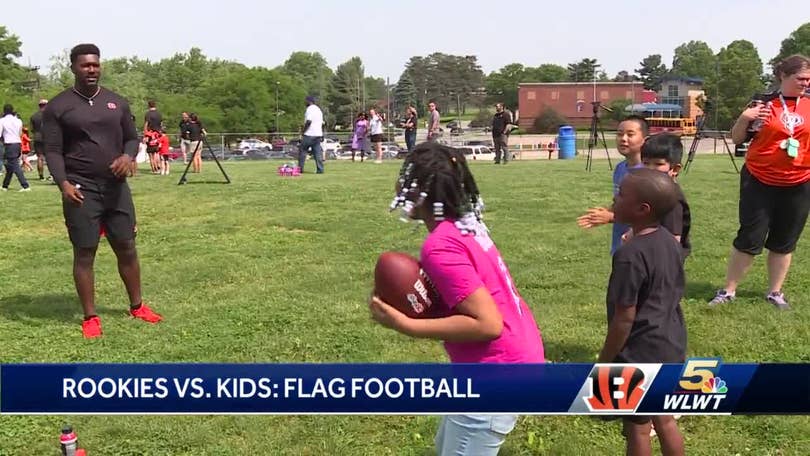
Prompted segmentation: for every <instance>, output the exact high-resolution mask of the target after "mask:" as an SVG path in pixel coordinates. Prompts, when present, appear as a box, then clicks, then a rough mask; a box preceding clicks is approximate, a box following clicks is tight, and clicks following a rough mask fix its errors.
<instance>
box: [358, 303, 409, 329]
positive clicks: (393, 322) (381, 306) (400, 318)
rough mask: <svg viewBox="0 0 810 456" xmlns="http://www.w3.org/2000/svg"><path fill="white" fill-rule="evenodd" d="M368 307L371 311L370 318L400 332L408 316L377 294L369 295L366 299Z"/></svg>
mask: <svg viewBox="0 0 810 456" xmlns="http://www.w3.org/2000/svg"><path fill="white" fill-rule="evenodd" d="M368 309H369V310H370V311H371V318H373V319H374V321H376V322H377V323H379V324H381V325H383V326H385V327H386V328H391V329H394V330H397V331H400V332H402V328H403V326H404V323H405V321H406V320H409V318H408V316H407V315H405V314H404V313H402V312H400V311H398V310H397V309H395V308H393V307H392V306H390V305H389V304H386V303H385V302H384V301H383V300H382V299H380V298H378V297H377V296H374V295H371V298H369V300H368Z"/></svg>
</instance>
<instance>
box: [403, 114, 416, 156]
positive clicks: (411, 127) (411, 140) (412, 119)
mask: <svg viewBox="0 0 810 456" xmlns="http://www.w3.org/2000/svg"><path fill="white" fill-rule="evenodd" d="M418 122H419V120H418V119H417V118H416V108H414V107H413V105H408V107H407V108H406V109H405V123H404V124H403V126H404V127H405V147H406V148H407V149H408V152H411V151H412V150H413V148H414V146H416V127H417V124H418Z"/></svg>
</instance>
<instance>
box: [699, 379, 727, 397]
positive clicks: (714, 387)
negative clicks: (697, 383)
mask: <svg viewBox="0 0 810 456" xmlns="http://www.w3.org/2000/svg"><path fill="white" fill-rule="evenodd" d="M700 391H701V392H702V393H706V394H726V393H727V392H728V388H726V381H725V380H723V379H722V378H720V377H712V378H710V379H708V380H706V381H705V382H703V387H702V388H701V389H700Z"/></svg>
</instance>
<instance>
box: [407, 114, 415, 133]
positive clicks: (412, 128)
mask: <svg viewBox="0 0 810 456" xmlns="http://www.w3.org/2000/svg"><path fill="white" fill-rule="evenodd" d="M408 122H410V123H412V124H413V127H410V128H405V131H407V132H413V131H416V125H418V120H417V118H416V116H415V115H413V114H410V115H409V116H408V117H406V118H405V123H408Z"/></svg>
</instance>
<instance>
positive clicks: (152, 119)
mask: <svg viewBox="0 0 810 456" xmlns="http://www.w3.org/2000/svg"><path fill="white" fill-rule="evenodd" d="M147 106H149V110H148V111H146V115H144V119H143V131H144V132H146V130H151V131H160V128H161V124H162V123H163V115H162V114H161V113H160V111H158V110H157V103H156V102H155V100H149V102H148V103H147Z"/></svg>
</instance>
